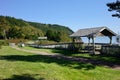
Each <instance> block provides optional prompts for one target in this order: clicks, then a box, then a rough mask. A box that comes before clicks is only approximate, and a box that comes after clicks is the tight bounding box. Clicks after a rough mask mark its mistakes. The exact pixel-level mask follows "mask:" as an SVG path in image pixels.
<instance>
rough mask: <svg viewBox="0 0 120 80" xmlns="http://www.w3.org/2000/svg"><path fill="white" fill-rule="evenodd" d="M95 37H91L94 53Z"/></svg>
mask: <svg viewBox="0 0 120 80" xmlns="http://www.w3.org/2000/svg"><path fill="white" fill-rule="evenodd" d="M94 40H95V37H94V36H93V37H92V41H93V54H95V41H94Z"/></svg>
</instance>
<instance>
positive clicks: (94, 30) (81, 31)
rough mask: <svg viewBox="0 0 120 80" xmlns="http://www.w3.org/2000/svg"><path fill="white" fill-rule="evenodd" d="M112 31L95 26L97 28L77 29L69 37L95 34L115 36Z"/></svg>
mask: <svg viewBox="0 0 120 80" xmlns="http://www.w3.org/2000/svg"><path fill="white" fill-rule="evenodd" d="M116 35H117V34H116V33H114V32H113V31H112V30H110V29H109V28H107V27H97V28H87V29H79V30H78V31H77V32H75V33H73V34H72V35H70V37H93V36H94V37H96V36H116Z"/></svg>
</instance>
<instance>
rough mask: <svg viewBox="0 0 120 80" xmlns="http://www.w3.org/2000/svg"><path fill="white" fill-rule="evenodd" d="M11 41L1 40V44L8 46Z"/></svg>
mask: <svg viewBox="0 0 120 80" xmlns="http://www.w3.org/2000/svg"><path fill="white" fill-rule="evenodd" d="M8 44H9V42H8V41H7V40H0V45H1V46H2V45H3V46H8Z"/></svg>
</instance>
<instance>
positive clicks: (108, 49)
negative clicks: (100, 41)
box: [101, 45, 120, 56]
mask: <svg viewBox="0 0 120 80" xmlns="http://www.w3.org/2000/svg"><path fill="white" fill-rule="evenodd" d="M101 54H108V55H117V56H120V46H115V45H112V46H102V48H101Z"/></svg>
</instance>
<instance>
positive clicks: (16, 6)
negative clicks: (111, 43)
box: [0, 0, 120, 33]
mask: <svg viewBox="0 0 120 80" xmlns="http://www.w3.org/2000/svg"><path fill="white" fill-rule="evenodd" d="M115 1H116V0H0V15H3V16H12V17H15V18H19V19H23V20H26V21H32V22H40V23H47V24H59V25H63V26H67V27H69V28H70V29H72V30H73V31H77V30H78V29H83V28H91V27H102V26H106V27H108V28H110V29H111V30H113V31H114V32H116V33H118V32H119V33H120V19H119V18H114V17H112V16H111V15H112V13H114V12H108V7H107V6H106V4H107V3H109V2H115Z"/></svg>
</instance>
